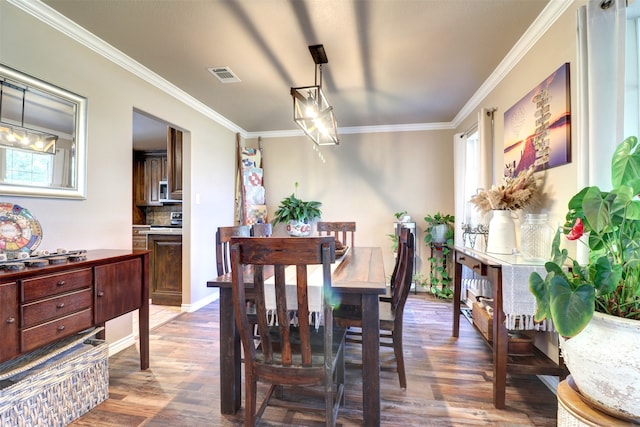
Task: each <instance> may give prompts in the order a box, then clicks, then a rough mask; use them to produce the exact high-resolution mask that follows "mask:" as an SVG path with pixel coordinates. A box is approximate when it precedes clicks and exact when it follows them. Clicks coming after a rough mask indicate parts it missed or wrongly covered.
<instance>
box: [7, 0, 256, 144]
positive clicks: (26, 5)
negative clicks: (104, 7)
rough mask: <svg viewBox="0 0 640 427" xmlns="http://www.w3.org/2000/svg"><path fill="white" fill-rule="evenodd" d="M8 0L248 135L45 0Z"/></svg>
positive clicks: (197, 109)
mask: <svg viewBox="0 0 640 427" xmlns="http://www.w3.org/2000/svg"><path fill="white" fill-rule="evenodd" d="M7 2H8V3H10V4H12V5H14V6H16V7H17V8H19V9H21V10H22V11H24V12H26V13H28V14H29V15H31V16H33V17H34V18H36V19H39V20H40V21H42V22H44V23H45V24H47V25H49V26H50V27H52V28H54V29H56V30H58V31H60V32H61V33H63V34H65V35H66V36H68V37H70V38H72V39H73V40H75V41H77V42H78V43H80V44H81V45H83V46H85V47H87V48H88V49H91V50H92V51H94V52H96V53H97V54H99V55H101V56H103V57H104V58H106V59H108V60H109V61H111V62H113V63H114V64H117V65H119V66H121V67H122V68H124V69H125V70H127V71H129V72H131V73H133V74H134V75H136V76H138V77H140V78H141V79H142V80H144V81H146V82H148V83H149V84H151V85H153V86H155V87H156V88H158V89H160V90H162V91H163V92H165V93H167V94H168V95H170V96H172V97H174V98H176V99H177V100H179V101H181V102H182V103H184V104H186V105H187V106H189V107H191V108H193V109H194V110H196V111H197V112H199V113H200V114H202V115H204V116H206V117H208V118H210V119H211V120H213V121H215V122H217V123H219V124H220V125H221V126H223V127H225V128H227V129H229V130H230V131H232V132H234V133H240V135H242V136H245V135H246V134H247V131H245V130H244V129H242V128H241V127H239V126H238V125H236V124H235V123H233V122H232V121H230V120H229V119H227V118H226V117H224V116H223V115H221V114H219V113H218V112H216V111H215V110H213V109H211V108H210V107H208V106H207V105H205V104H203V103H202V102H200V101H198V100H197V99H195V98H194V97H192V96H191V95H189V94H188V93H186V92H185V91H183V90H182V89H180V88H179V87H177V86H175V85H174V84H173V83H171V82H169V81H167V80H165V79H164V78H162V77H160V76H159V75H158V74H156V73H154V72H153V71H151V70H150V69H148V68H147V67H145V66H144V65H142V64H140V63H139V62H137V61H135V60H133V59H132V58H131V57H129V56H127V55H126V54H124V53H123V52H122V51H120V50H118V49H116V48H115V47H113V46H111V45H110V44H108V43H106V42H105V41H104V40H102V39H100V38H99V37H96V36H95V35H94V34H92V33H90V32H89V31H87V30H85V29H84V28H82V27H81V26H79V25H78V24H76V23H75V22H73V21H71V20H70V19H69V18H67V17H66V16H64V15H62V14H60V13H59V12H57V11H56V10H54V9H52V8H51V7H49V6H48V5H46V4H44V3H42V2H41V1H40V0H37V1H34V0H7Z"/></svg>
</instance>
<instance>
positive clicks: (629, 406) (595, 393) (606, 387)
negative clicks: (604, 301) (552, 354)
mask: <svg viewBox="0 0 640 427" xmlns="http://www.w3.org/2000/svg"><path fill="white" fill-rule="evenodd" d="M560 347H561V349H562V355H563V357H564V362H565V364H566V365H567V368H568V369H569V372H570V373H571V377H572V378H573V380H574V381H575V383H576V386H577V387H578V390H579V391H580V394H581V395H582V397H583V398H585V399H586V400H587V401H588V402H590V403H592V404H593V405H594V406H596V407H598V408H599V409H601V410H602V411H603V412H607V413H609V414H610V415H613V416H616V417H618V418H624V419H627V420H633V421H635V422H638V420H640V321H637V320H629V319H624V318H621V317H615V316H610V315H608V314H603V313H597V312H596V313H595V314H594V316H593V319H592V320H591V321H590V322H589V324H588V325H587V327H586V328H585V329H584V330H583V331H582V332H580V333H579V334H578V335H576V336H575V337H573V338H570V339H563V338H561V339H560Z"/></svg>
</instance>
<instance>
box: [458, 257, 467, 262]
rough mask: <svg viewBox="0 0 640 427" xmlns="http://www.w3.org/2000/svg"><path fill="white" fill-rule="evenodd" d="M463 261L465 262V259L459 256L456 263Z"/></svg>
mask: <svg viewBox="0 0 640 427" xmlns="http://www.w3.org/2000/svg"><path fill="white" fill-rule="evenodd" d="M464 260H466V258H465V257H463V256H459V257H458V261H464Z"/></svg>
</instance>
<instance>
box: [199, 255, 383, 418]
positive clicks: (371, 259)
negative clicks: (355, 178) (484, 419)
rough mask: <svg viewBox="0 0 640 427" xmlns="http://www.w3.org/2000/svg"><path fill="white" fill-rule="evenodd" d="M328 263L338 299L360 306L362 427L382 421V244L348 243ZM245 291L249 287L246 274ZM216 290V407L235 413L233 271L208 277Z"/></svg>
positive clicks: (237, 356)
mask: <svg viewBox="0 0 640 427" xmlns="http://www.w3.org/2000/svg"><path fill="white" fill-rule="evenodd" d="M336 264H337V265H336V266H334V268H332V273H331V287H332V292H333V295H334V296H335V297H336V298H337V300H338V301H339V303H340V304H348V305H353V306H359V307H360V310H361V316H362V403H363V405H362V406H363V408H362V410H363V421H364V425H366V426H379V425H380V313H379V306H378V299H379V296H380V295H381V294H384V293H385V292H386V288H387V285H386V276H385V272H384V264H383V259H382V249H381V248H380V247H361V246H356V247H353V248H348V250H347V251H346V253H345V255H343V256H342V257H339V258H337V259H336ZM245 281H246V283H245V292H246V296H247V297H250V296H251V294H252V289H253V279H252V277H251V275H245ZM207 287H215V288H219V289H220V411H221V413H223V414H235V413H236V411H237V410H238V409H240V406H241V391H242V389H241V386H242V381H241V349H240V336H239V334H238V331H237V329H236V323H235V310H234V306H233V292H232V283H231V274H225V275H222V276H219V277H217V278H215V279H214V280H210V281H207Z"/></svg>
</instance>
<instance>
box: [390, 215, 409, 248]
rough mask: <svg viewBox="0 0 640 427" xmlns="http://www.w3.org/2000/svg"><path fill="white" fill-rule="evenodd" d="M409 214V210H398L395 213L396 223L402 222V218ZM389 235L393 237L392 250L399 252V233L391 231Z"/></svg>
mask: <svg viewBox="0 0 640 427" xmlns="http://www.w3.org/2000/svg"><path fill="white" fill-rule="evenodd" d="M406 214H407V211H398V212H395V213H394V214H393V216H395V217H396V223H399V222H402V219H403V218H404V216H405V215H406ZM387 237H389V238H390V239H391V250H392V251H393V253H394V254H396V253H398V234H397V233H393V234H391V233H389V234H387Z"/></svg>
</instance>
